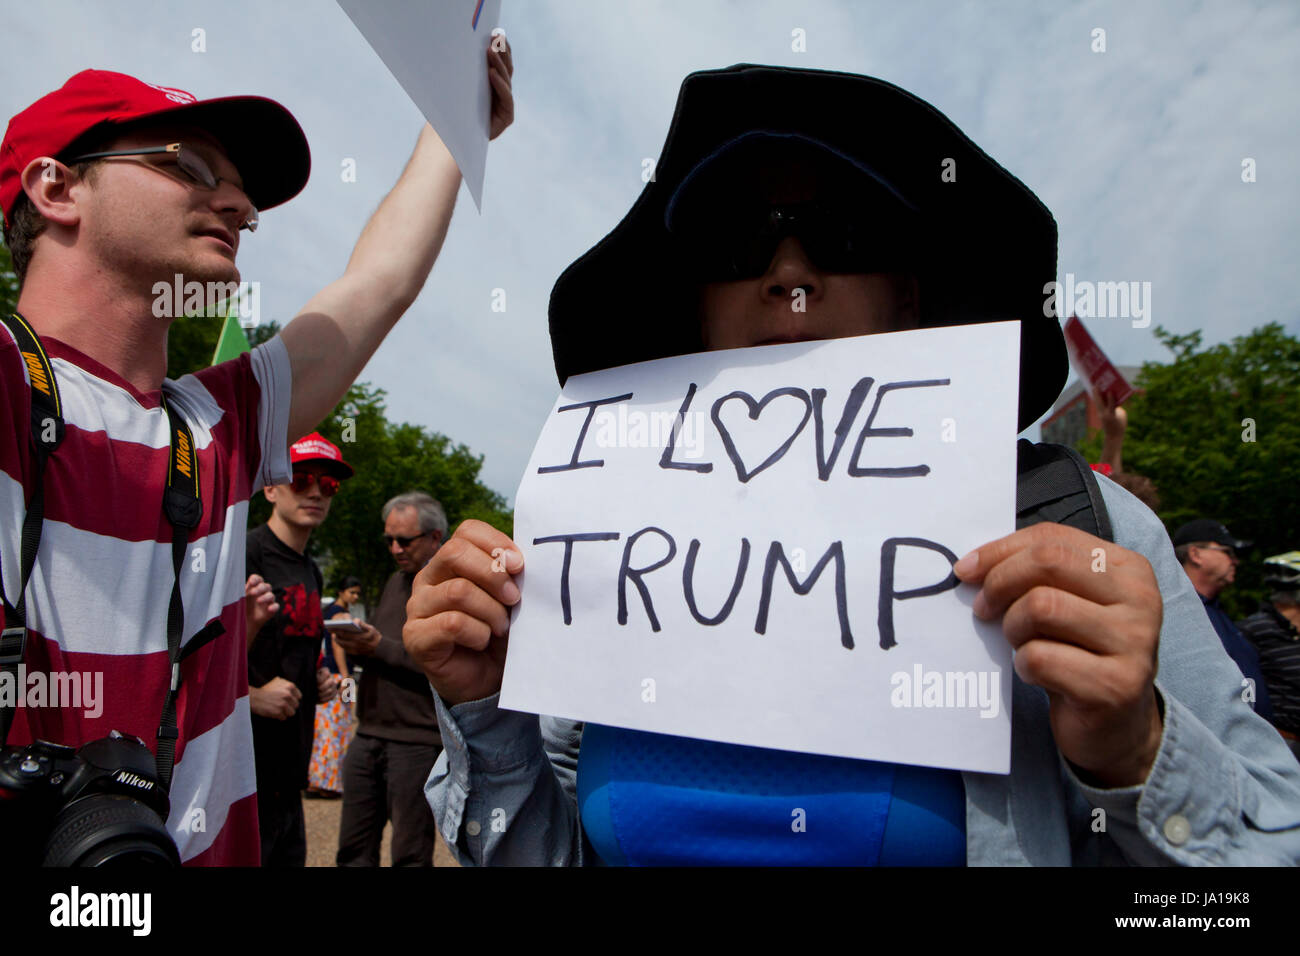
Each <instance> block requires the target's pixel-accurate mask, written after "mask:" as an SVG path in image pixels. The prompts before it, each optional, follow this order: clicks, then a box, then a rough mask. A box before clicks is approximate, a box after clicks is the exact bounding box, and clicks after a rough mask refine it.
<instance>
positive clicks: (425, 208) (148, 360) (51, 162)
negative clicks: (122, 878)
mask: <svg viewBox="0 0 1300 956" xmlns="http://www.w3.org/2000/svg"><path fill="white" fill-rule="evenodd" d="M486 42H487V41H486V40H485V43H486ZM487 57H488V71H489V76H490V83H491V87H492V90H493V93H492V97H493V107H492V109H493V113H492V120H491V132H492V135H494V136H495V135H497V134H499V133H500V132H501V131H502V130H503V129H504V128H505V127H506V126H508V125H509V124H510V122H511V120H512V117H513V99H512V94H511V89H510V73H511V72H512V67H511V64H510V55H509V53H508V52H503V53H498V52H496V51H489V52H488V53H487ZM310 165H311V161H310V153H309V151H308V146H307V139H306V137H305V136H304V134H303V131H302V129H301V128H300V127H299V125H298V123H297V121H296V120H295V119H294V118H293V116H292V115H291V114H290V113H289V111H288V110H287V109H285V108H284V107H283V106H281V105H280V104H278V103H275V102H273V101H271V100H268V99H264V98H261V97H256V96H237V97H225V98H217V99H209V100H199V99H197V98H196V97H195V96H194V95H192V94H191V93H188V92H186V91H184V90H180V89H176V88H173V87H168V86H160V85H155V84H151V83H145V82H142V81H141V80H138V79H136V78H134V77H131V76H127V75H125V74H122V73H115V72H110V71H105V70H86V71H83V72H81V73H78V74H77V75H76V76H73V77H72V78H71V79H69V80H68V81H67V82H66V83H65V84H64V85H63V86H62V87H61V88H59V89H57V90H55V91H54V92H52V93H49V94H48V95H46V96H43V97H41V98H40V99H39V100H37V101H36V102H35V103H33V104H32V105H31V106H29V107H27V108H26V109H24V110H22V111H21V112H20V113H18V114H17V115H15V116H13V117H12V118H11V119H10V121H9V124H8V128H7V130H6V132H5V136H4V140H3V142H0V212H3V221H4V233H5V242H6V244H7V245H8V247H9V250H10V253H11V255H12V258H13V264H14V270H15V272H16V274H17V276H18V281H19V283H20V287H19V292H18V302H17V309H16V314H14V315H6V316H0V324H3V326H4V328H3V330H0V383H2V387H0V423H3V427H0V472H2V473H3V476H4V480H0V512H2V513H4V514H5V515H7V516H17V517H18V520H17V521H15V522H10V521H8V519H6V521H5V530H4V533H3V534H2V535H0V566H2V567H3V569H4V596H5V605H6V608H5V633H4V636H3V638H2V639H0V667H4V668H6V669H10V668H16V667H17V666H19V664H22V665H25V666H26V667H27V668H29V669H30V670H32V671H51V670H53V669H54V668H61V669H67V670H94V671H98V672H102V673H104V678H105V679H104V687H105V700H104V703H103V708H102V715H101V716H100V717H99V718H97V719H94V720H90V719H87V718H85V717H84V716H83V715H82V713H81V711H79V710H69V709H66V708H64V709H55V708H17V709H16V712H15V709H14V708H11V707H0V721H2V722H3V723H2V726H0V729H3V731H4V734H3V737H4V738H5V740H4V741H3V742H6V743H8V744H9V745H25V744H29V743H31V742H32V741H34V740H36V739H42V738H43V739H45V740H49V741H52V742H55V743H59V744H65V745H69V746H81V745H84V744H86V743H89V742H91V741H93V740H96V739H99V738H101V737H104V736H106V735H108V734H109V733H110V732H111V731H119V732H121V733H122V734H124V735H126V736H127V737H138V738H140V740H142V741H143V742H144V746H146V747H147V748H148V749H149V750H151V751H152V752H153V753H154V754H155V756H156V758H157V771H158V774H159V779H160V782H161V784H162V786H163V788H164V789H166V790H167V792H168V795H169V798H170V800H169V802H170V815H169V817H168V819H167V821H166V830H167V836H168V837H170V840H171V842H172V843H174V844H175V848H176V850H177V852H178V856H179V859H180V861H181V862H182V863H185V864H228V865H238V864H242V865H256V863H257V862H258V847H259V836H258V825H257V808H256V794H255V781H254V763H253V747H252V736H251V732H250V729H249V717H248V714H249V697H248V692H247V683H246V667H247V660H246V640H245V627H246V622H245V607H244V603H245V589H246V578H245V575H244V569H243V566H242V559H243V555H244V544H245V527H244V522H245V514H246V508H247V502H248V498H249V496H250V494H251V493H252V491H253V489H255V488H258V487H262V486H264V485H274V484H278V483H283V482H286V481H288V480H289V479H290V474H291V470H290V463H289V460H288V458H287V457H286V453H287V450H288V446H289V442H290V436H296V435H303V434H306V433H307V432H309V431H311V429H312V428H314V427H315V426H316V424H317V423H318V422H319V421H320V420H321V419H322V418H324V417H325V415H326V414H328V413H329V411H330V409H331V408H333V407H334V405H335V404H336V403H337V402H338V400H339V399H340V398H342V397H343V395H344V393H345V391H346V390H347V388H348V386H349V385H350V384H351V383H352V382H353V380H354V379H355V378H356V376H357V375H358V373H359V372H360V371H361V369H362V367H363V366H364V365H365V364H366V362H367V361H369V359H370V356H371V355H372V354H373V353H374V351H375V349H376V348H378V346H379V344H380V342H381V341H382V340H383V339H384V336H385V335H386V334H387V333H388V331H389V330H390V329H391V328H392V326H393V324H394V323H395V322H396V321H397V320H398V318H400V316H401V315H402V313H403V312H404V311H405V310H406V309H407V308H408V307H409V306H410V304H411V303H412V302H413V301H414V299H415V297H416V295H417V294H418V293H419V291H420V288H421V286H422V285H423V283H424V281H425V278H426V277H427V275H428V273H429V270H430V268H431V267H432V265H433V262H434V259H435V258H436V257H437V255H438V252H439V249H440V247H441V245H442V241H443V237H444V236H445V234H446V230H447V226H448V223H449V221H450V217H451V213H452V208H453V205H454V203H455V198H456V193H457V188H458V184H459V180H460V175H459V173H458V171H457V168H456V164H455V162H454V161H453V160H452V157H451V155H450V153H449V152H448V151H447V149H446V147H445V146H444V145H443V144H442V142H441V141H440V140H439V139H438V137H437V135H436V134H435V133H434V132H433V130H432V129H431V128H429V127H428V126H426V127H425V128H424V129H423V131H422V132H421V133H420V135H419V140H418V143H417V145H416V147H415V151H414V154H413V155H412V157H411V160H410V162H409V163H408V165H407V167H406V169H405V171H404V172H403V174H402V176H401V178H400V179H399V180H398V182H397V184H396V186H395V187H394V188H393V190H392V192H391V193H390V194H389V195H388V197H387V198H386V199H385V200H384V202H383V203H381V204H380V206H379V208H378V209H377V211H376V212H375V214H374V215H373V216H372V218H371V220H370V222H369V223H368V224H367V225H366V226H365V228H364V230H363V231H362V233H361V237H360V239H359V240H358V242H357V245H356V248H355V249H354V251H353V254H352V257H351V259H350V260H349V262H348V265H347V267H346V269H345V271H344V273H343V275H342V276H341V277H340V278H338V279H337V280H335V281H333V282H331V283H330V284H329V285H326V286H325V287H324V288H323V289H321V291H320V292H319V293H317V294H316V295H315V296H314V297H313V298H312V299H311V300H310V301H309V302H308V303H307V304H306V305H305V306H304V308H303V309H302V311H301V312H300V313H299V314H298V316H297V317H296V318H294V319H293V321H291V322H290V323H289V324H288V325H287V326H286V327H285V328H284V330H283V331H282V332H281V333H280V335H278V336H276V337H275V338H274V339H272V340H271V341H269V342H267V343H265V344H263V345H260V346H258V347H257V348H255V349H253V350H252V351H251V352H249V353H246V354H244V355H242V356H240V357H238V358H236V359H232V360H230V361H228V362H223V363H220V364H218V365H216V366H213V367H211V368H206V369H203V370H202V371H199V372H197V373H196V374H194V375H192V376H190V375H187V376H185V377H183V378H181V379H180V380H179V381H173V380H171V379H168V378H166V372H167V367H166V366H167V333H168V328H169V326H170V323H171V321H172V320H174V319H177V318H180V315H179V312H180V311H181V309H182V308H183V304H182V303H179V302H175V301H171V299H172V296H170V295H167V294H166V293H165V292H164V294H163V295H162V296H160V295H159V293H158V291H157V290H158V289H164V290H170V289H174V287H175V284H176V283H177V282H180V283H181V284H182V287H183V288H185V287H189V286H192V284H193V283H200V284H202V286H203V288H204V289H205V290H206V289H209V288H212V287H213V286H220V287H221V288H222V289H228V288H229V287H230V285H231V284H236V285H237V283H238V280H239V278H240V273H239V270H238V268H237V267H236V264H235V259H236V254H237V253H238V251H239V248H240V246H241V244H242V240H243V239H244V238H245V237H246V236H251V235H252V234H253V231H254V229H255V228H256V227H257V225H258V223H259V221H260V218H261V217H262V216H263V215H264V214H266V212H267V211H268V210H271V209H274V208H275V207H277V206H279V205H280V204H282V203H285V202H287V201H289V200H290V199H292V198H293V197H294V196H295V195H296V194H297V193H298V192H299V191H301V190H302V189H303V187H304V186H305V185H306V183H307V177H308V173H309V170H310ZM178 276H179V277H180V279H177V277H178ZM205 304H211V303H205ZM34 413H35V414H34ZM173 425H174V426H175V427H173ZM165 494H166V504H165V503H164V495H165ZM29 503H30V505H31V508H30V510H29ZM24 514H27V515H28V516H29V519H23V518H22V517H21V516H23V515H24ZM42 514H43V517H44V519H45V520H44V521H42ZM24 520H27V521H28V523H29V524H30V526H31V530H34V531H41V530H42V529H43V530H44V534H43V536H42V537H41V539H40V541H39V545H38V546H37V547H36V548H34V549H33V553H32V556H31V559H32V560H31V562H29V561H27V560H26V559H25V556H24V554H23V550H24V548H23V545H22V543H21V542H20V536H19V534H18V527H19V525H21V524H23V523H24ZM26 537H27V536H26V535H24V538H26ZM32 562H34V563H32ZM24 567H34V569H35V570H34V571H33V573H32V574H31V575H30V578H29V577H28V575H26V574H21V575H20V574H19V573H18V569H20V568H24ZM29 580H30V585H31V586H30V587H28V583H29ZM173 582H175V584H173ZM105 594H112V595H114V598H115V599H114V600H113V601H111V602H107V603H106V602H105V601H104V600H103V599H102V595H105ZM253 600H254V601H255V602H263V603H262V604H261V606H262V607H263V608H265V602H266V601H267V600H269V599H268V597H267V594H266V593H265V591H261V592H259V593H257V594H254V595H253ZM11 725H12V726H11Z"/></svg>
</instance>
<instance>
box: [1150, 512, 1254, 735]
mask: <svg viewBox="0 0 1300 956" xmlns="http://www.w3.org/2000/svg"><path fill="white" fill-rule="evenodd" d="M1248 547H1250V542H1249V541H1239V540H1237V539H1236V538H1234V537H1233V536H1232V535H1231V534H1230V533H1229V532H1228V529H1227V528H1226V527H1224V525H1223V524H1222V523H1220V522H1218V521H1215V520H1213V519H1212V518H1197V519H1196V520H1195V521H1189V522H1187V523H1186V524H1185V525H1183V526H1182V527H1180V528H1179V529H1178V530H1177V531H1175V532H1174V554H1175V556H1177V558H1178V563H1179V564H1181V565H1182V566H1183V570H1184V571H1186V572H1187V577H1188V579H1189V580H1190V581H1191V582H1192V587H1193V588H1195V589H1196V593H1197V594H1198V595H1200V598H1201V602H1202V603H1203V604H1204V605H1205V613H1206V615H1207V616H1208V617H1209V619H1210V623H1211V624H1213V625H1214V632H1215V633H1216V634H1218V635H1219V640H1220V641H1222V642H1223V649H1224V650H1225V651H1227V652H1228V656H1229V657H1231V658H1232V660H1233V662H1234V663H1235V664H1236V665H1237V667H1238V668H1239V669H1240V670H1241V673H1242V676H1243V677H1244V678H1246V679H1247V680H1249V681H1250V683H1249V685H1247V686H1246V688H1245V690H1244V692H1245V694H1246V698H1247V700H1253V701H1254V706H1255V711H1256V712H1257V713H1258V714H1259V715H1260V716H1261V717H1263V718H1264V719H1265V720H1267V721H1269V722H1270V723H1271V722H1272V720H1273V702H1272V700H1271V699H1270V698H1269V693H1268V685H1267V682H1266V681H1265V680H1264V672H1263V671H1262V670H1261V669H1260V666H1259V652H1258V651H1256V650H1255V646H1254V645H1253V644H1251V643H1250V641H1248V640H1246V637H1245V635H1243V634H1242V633H1241V631H1240V630H1238V628H1237V625H1235V624H1233V623H1232V619H1231V618H1230V617H1228V614H1227V612H1226V611H1224V610H1223V606H1222V605H1221V604H1219V595H1220V594H1222V593H1223V590H1224V588H1226V587H1227V586H1228V585H1229V584H1231V583H1232V582H1233V581H1234V580H1236V577H1237V564H1238V562H1239V561H1240V560H1241V558H1240V557H1239V556H1238V552H1239V551H1241V550H1242V549H1243V548H1248Z"/></svg>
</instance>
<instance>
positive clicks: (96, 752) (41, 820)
mask: <svg viewBox="0 0 1300 956" xmlns="http://www.w3.org/2000/svg"><path fill="white" fill-rule="evenodd" d="M168 809H169V802H168V799H167V794H166V792H165V791H164V789H163V787H162V785H161V784H160V783H159V782H158V776H157V770H156V767H155V764H154V758H153V754H152V753H150V752H149V748H148V747H146V746H145V745H144V744H143V743H141V742H140V741H139V740H138V739H136V738H133V737H123V736H122V735H121V734H119V733H118V732H117V731H113V733H112V734H111V735H109V736H108V737H101V738H100V739H99V740H94V741H91V742H90V743H88V744H86V745H85V746H84V747H82V748H81V749H80V750H76V749H74V748H72V747H64V746H61V745H60V744H52V743H48V742H46V741H43V740H41V741H37V742H36V743H34V744H29V745H28V746H25V747H6V748H4V749H0V833H2V834H3V835H4V838H5V857H6V860H7V861H9V862H11V863H15V864H18V865H19V866H23V865H28V866H35V865H38V864H39V865H44V866H121V865H130V866H159V867H175V866H180V853H179V852H178V851H177V849H176V844H175V843H174V842H173V841H172V838H171V835H170V834H168V832H167V827H166V824H165V823H164V821H165V820H166V819H167V813H168Z"/></svg>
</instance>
